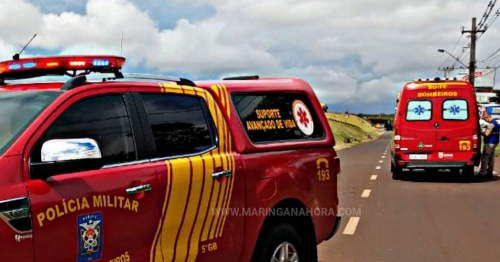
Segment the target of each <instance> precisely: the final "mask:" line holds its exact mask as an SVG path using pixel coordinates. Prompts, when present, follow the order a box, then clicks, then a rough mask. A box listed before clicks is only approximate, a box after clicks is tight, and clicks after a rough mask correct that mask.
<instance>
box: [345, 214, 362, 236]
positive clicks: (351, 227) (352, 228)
mask: <svg viewBox="0 0 500 262" xmlns="http://www.w3.org/2000/svg"><path fill="white" fill-rule="evenodd" d="M358 223H359V217H351V218H349V221H348V222H347V225H346V226H345V228H344V235H354V232H356V227H357V226H358Z"/></svg>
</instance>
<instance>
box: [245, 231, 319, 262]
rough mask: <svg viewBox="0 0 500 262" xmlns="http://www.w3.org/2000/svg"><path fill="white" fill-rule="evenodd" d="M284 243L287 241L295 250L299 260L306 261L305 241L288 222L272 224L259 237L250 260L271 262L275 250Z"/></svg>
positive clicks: (307, 259) (253, 261)
mask: <svg viewBox="0 0 500 262" xmlns="http://www.w3.org/2000/svg"><path fill="white" fill-rule="evenodd" d="M284 243H289V244H291V246H292V247H293V249H294V250H295V251H296V253H297V255H298V257H299V259H298V260H299V261H300V262H302V261H304V262H308V261H310V259H309V258H308V257H306V255H307V254H306V243H304V241H303V240H302V239H301V237H300V234H299V232H298V231H297V230H296V229H295V228H294V227H293V226H292V225H290V224H288V223H280V224H276V226H273V227H272V228H271V229H270V230H269V231H268V232H267V233H265V235H264V236H262V237H259V241H258V243H257V246H256V247H255V251H254V254H253V256H252V260H251V261H252V262H271V261H274V260H273V257H274V256H276V254H275V252H276V251H277V249H278V248H279V247H280V246H281V245H282V244H284Z"/></svg>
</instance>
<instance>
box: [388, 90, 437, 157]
mask: <svg viewBox="0 0 500 262" xmlns="http://www.w3.org/2000/svg"><path fill="white" fill-rule="evenodd" d="M434 107H435V99H434V98H410V99H408V100H407V101H406V112H405V115H403V116H400V117H401V124H400V129H399V130H397V135H399V136H400V148H401V151H402V152H403V153H404V154H405V155H406V157H405V158H406V159H407V160H427V159H429V158H430V156H431V155H432V151H433V149H434V147H435V143H436V122H437V121H436V119H438V118H436V113H435V109H434ZM403 157H404V156H403Z"/></svg>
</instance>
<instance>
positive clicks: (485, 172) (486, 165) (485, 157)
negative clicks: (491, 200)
mask: <svg viewBox="0 0 500 262" xmlns="http://www.w3.org/2000/svg"><path fill="white" fill-rule="evenodd" d="M481 118H482V119H483V120H484V121H485V122H486V123H487V124H486V128H485V129H483V130H481V134H482V135H483V136H484V140H483V153H482V156H481V167H480V170H479V175H481V176H486V177H492V176H493V169H494V167H495V149H496V147H497V145H498V142H499V140H500V122H499V121H498V120H497V119H493V117H491V115H490V114H488V113H487V112H483V114H482V116H481Z"/></svg>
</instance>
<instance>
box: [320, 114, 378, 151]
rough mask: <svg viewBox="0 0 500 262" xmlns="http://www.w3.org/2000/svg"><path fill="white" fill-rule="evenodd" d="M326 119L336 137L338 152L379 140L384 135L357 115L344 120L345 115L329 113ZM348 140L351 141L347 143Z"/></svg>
mask: <svg viewBox="0 0 500 262" xmlns="http://www.w3.org/2000/svg"><path fill="white" fill-rule="evenodd" d="M326 118H327V119H328V123H329V124H330V128H331V129H332V131H333V134H334V136H335V141H336V142H337V145H336V146H335V149H337V150H340V149H344V148H348V147H351V146H354V145H357V144H360V143H364V142H368V141H371V140H374V139H377V138H379V137H380V135H381V134H382V133H381V132H379V131H377V129H375V128H374V127H373V126H372V125H371V123H370V122H368V121H366V120H365V119H363V118H360V117H358V116H355V115H349V117H348V118H344V114H341V113H330V112H327V113H326ZM346 139H350V140H351V141H350V142H349V143H347V142H346Z"/></svg>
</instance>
